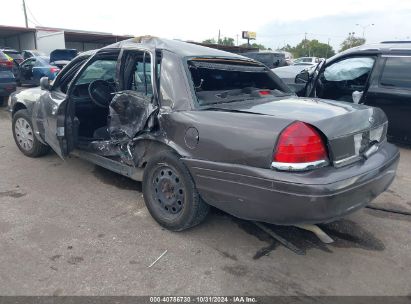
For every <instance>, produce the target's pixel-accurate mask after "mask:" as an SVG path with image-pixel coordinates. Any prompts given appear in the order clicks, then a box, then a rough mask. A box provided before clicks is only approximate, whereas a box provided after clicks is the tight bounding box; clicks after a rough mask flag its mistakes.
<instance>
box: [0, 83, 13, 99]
mask: <svg viewBox="0 0 411 304" xmlns="http://www.w3.org/2000/svg"><path fill="white" fill-rule="evenodd" d="M15 91H16V83H15V82H10V83H0V96H10V95H11V93H13V92H15Z"/></svg>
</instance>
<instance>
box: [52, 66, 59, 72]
mask: <svg viewBox="0 0 411 304" xmlns="http://www.w3.org/2000/svg"><path fill="white" fill-rule="evenodd" d="M58 71H60V69H59V68H54V67H52V68H50V72H51V73H57V72H58Z"/></svg>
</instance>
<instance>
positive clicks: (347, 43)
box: [340, 33, 365, 52]
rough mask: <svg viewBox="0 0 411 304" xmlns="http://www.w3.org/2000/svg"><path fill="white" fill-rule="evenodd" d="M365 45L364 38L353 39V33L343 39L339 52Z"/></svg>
mask: <svg viewBox="0 0 411 304" xmlns="http://www.w3.org/2000/svg"><path fill="white" fill-rule="evenodd" d="M364 43H365V39H364V38H360V37H355V36H354V33H352V34H351V33H350V34H348V37H347V38H345V40H344V41H343V42H342V43H341V49H340V52H342V51H345V50H348V49H350V48H352V47H355V46H359V45H363V44H364Z"/></svg>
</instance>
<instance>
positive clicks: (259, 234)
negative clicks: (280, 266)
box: [232, 217, 385, 260]
mask: <svg viewBox="0 0 411 304" xmlns="http://www.w3.org/2000/svg"><path fill="white" fill-rule="evenodd" d="M232 220H233V221H234V222H235V223H237V225H238V226H239V227H240V228H241V229H242V230H244V231H245V232H247V233H248V234H251V235H253V236H255V237H256V238H258V239H259V240H260V241H263V242H266V243H267V246H264V247H263V248H260V249H258V250H257V251H256V253H255V254H254V256H253V258H254V259H256V260H257V259H259V258H261V257H263V256H267V255H269V254H270V253H271V252H272V251H273V250H275V249H276V248H278V246H279V245H280V243H279V242H278V241H276V240H274V239H273V238H272V237H271V236H269V235H268V234H267V233H265V232H264V231H262V230H261V229H260V228H258V227H257V226H256V225H255V224H253V223H252V222H249V221H244V220H240V219H237V218H234V217H232ZM265 225H266V226H267V228H269V229H271V230H272V231H273V232H275V233H276V234H277V235H279V236H281V237H282V238H284V239H285V240H287V241H288V242H290V243H292V244H293V245H295V246H296V247H298V248H299V249H301V250H302V251H303V252H306V251H308V250H310V249H319V250H322V251H324V252H327V253H332V252H333V251H332V248H360V249H364V250H373V251H382V250H384V249H385V246H384V243H383V242H382V241H381V240H379V239H378V238H376V237H375V236H374V235H373V234H372V233H370V232H368V231H367V230H365V229H364V228H362V227H361V226H360V225H358V224H357V223H355V222H353V221H350V220H346V219H342V220H339V221H336V222H332V223H329V224H322V225H319V226H320V228H321V229H323V230H324V231H325V232H326V233H327V234H328V235H329V236H330V237H331V238H332V239H333V240H334V243H332V244H324V243H323V242H321V241H320V240H319V239H318V238H317V237H316V236H315V235H314V234H313V233H312V232H309V231H306V230H303V229H300V228H297V227H293V226H277V225H271V224H265Z"/></svg>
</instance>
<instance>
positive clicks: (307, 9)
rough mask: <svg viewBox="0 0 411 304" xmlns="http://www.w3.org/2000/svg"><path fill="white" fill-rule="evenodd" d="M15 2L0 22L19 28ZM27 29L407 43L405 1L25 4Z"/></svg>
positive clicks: (51, 0) (78, 0) (53, 0)
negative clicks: (246, 32)
mask: <svg viewBox="0 0 411 304" xmlns="http://www.w3.org/2000/svg"><path fill="white" fill-rule="evenodd" d="M21 3H22V1H21V0H11V1H7V12H8V14H3V13H2V14H1V17H0V24H2V25H14V26H24V16H23V10H22V4H21ZM26 4H27V7H28V18H29V20H30V21H29V25H30V26H35V25H41V26H49V27H61V28H70V29H81V30H91V31H101V32H110V33H114V34H132V35H145V34H151V35H155V36H161V37H165V38H171V39H173V38H176V39H183V40H194V41H202V40H204V39H207V38H212V37H214V38H216V37H217V36H218V31H219V30H220V31H221V35H222V36H229V37H232V38H234V39H237V35H238V37H239V43H240V44H241V43H243V42H244V41H243V40H242V39H241V31H242V30H249V31H256V32H257V42H258V43H263V44H265V45H266V46H268V47H271V48H274V49H275V48H277V47H281V46H283V45H284V44H286V43H289V44H291V45H294V44H296V43H298V42H299V41H301V39H303V38H304V34H305V33H307V38H308V39H314V38H315V39H318V40H320V41H323V42H325V43H327V42H328V40H329V41H330V44H331V45H332V46H333V47H334V48H335V49H338V48H339V45H340V43H341V41H342V40H343V39H344V38H345V37H346V36H347V35H348V33H349V32H355V33H356V34H357V35H358V36H362V35H363V29H362V28H361V26H357V25H356V24H360V25H362V26H367V25H369V24H372V23H374V26H369V27H367V28H366V30H365V36H366V38H367V41H368V42H378V41H382V40H393V39H411V0H390V1H387V0H301V1H300V0H293V1H278V0H277V1H273V0H268V1H266V0H254V1H250V0H248V1H242V0H237V1H223V0H207V1H201V2H200V1H196V0H175V1H170V0H156V1H135V0H112V1H108V0H104V1H103V0H100V1H93V0H70V1H69V0H64V1H63V0H26Z"/></svg>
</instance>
